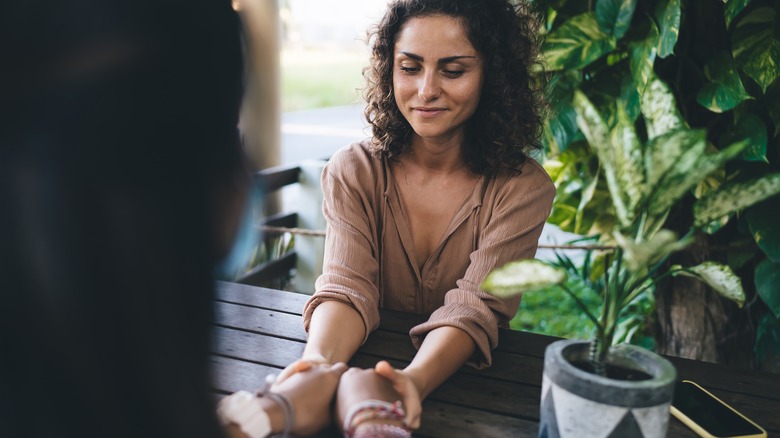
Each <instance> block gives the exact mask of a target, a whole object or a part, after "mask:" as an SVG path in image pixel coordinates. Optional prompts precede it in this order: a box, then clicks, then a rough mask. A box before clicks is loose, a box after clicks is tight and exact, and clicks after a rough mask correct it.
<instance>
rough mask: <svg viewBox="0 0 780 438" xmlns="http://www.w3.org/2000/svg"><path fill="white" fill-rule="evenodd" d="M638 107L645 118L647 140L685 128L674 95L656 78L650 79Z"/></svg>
mask: <svg viewBox="0 0 780 438" xmlns="http://www.w3.org/2000/svg"><path fill="white" fill-rule="evenodd" d="M640 105H641V109H642V115H644V117H645V125H646V126H647V137H648V140H652V139H654V138H656V137H658V136H661V135H664V134H666V133H668V132H671V131H674V130H676V129H680V128H683V127H685V122H684V120H683V118H682V116H681V115H680V111H679V110H678V109H677V102H676V101H675V99H674V94H672V91H671V90H670V89H669V87H668V86H667V85H666V83H664V81H662V80H660V79H658V78H657V77H656V76H652V77H651V78H650V82H648V84H647V88H646V91H645V93H644V94H643V95H642V98H641V101H640Z"/></svg>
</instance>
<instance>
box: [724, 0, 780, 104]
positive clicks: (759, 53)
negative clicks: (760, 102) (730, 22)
mask: <svg viewBox="0 0 780 438" xmlns="http://www.w3.org/2000/svg"><path fill="white" fill-rule="evenodd" d="M775 19H776V17H775V9H774V8H771V7H764V8H757V9H755V10H754V11H751V12H750V13H749V14H748V15H746V16H745V17H743V18H742V19H741V20H740V21H739V23H737V26H736V28H735V29H734V33H733V34H732V36H731V50H732V54H733V55H734V59H735V60H736V61H737V64H738V65H740V66H741V67H742V71H744V72H745V73H746V74H747V75H748V76H750V77H751V78H753V80H754V81H756V82H757V83H758V85H760V86H761V90H763V91H764V92H766V89H767V87H768V86H769V85H770V84H771V83H772V82H774V81H775V79H776V78H777V77H778V76H780V41H779V40H778V39H777V36H776V35H775Z"/></svg>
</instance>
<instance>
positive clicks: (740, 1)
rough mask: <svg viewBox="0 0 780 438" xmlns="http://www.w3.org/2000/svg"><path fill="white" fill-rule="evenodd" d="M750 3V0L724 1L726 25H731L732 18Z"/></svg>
mask: <svg viewBox="0 0 780 438" xmlns="http://www.w3.org/2000/svg"><path fill="white" fill-rule="evenodd" d="M748 3H750V0H728V1H727V3H726V12H725V18H726V26H729V25H731V22H732V20H734V18H736V16H737V15H739V13H740V12H741V11H742V10H743V9H745V6H747V5H748Z"/></svg>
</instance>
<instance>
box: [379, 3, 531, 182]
mask: <svg viewBox="0 0 780 438" xmlns="http://www.w3.org/2000/svg"><path fill="white" fill-rule="evenodd" d="M517 3H518V4H517V5H514V6H513V5H512V4H511V3H510V2H509V1H507V0H482V1H464V0H396V1H394V2H392V3H391V4H390V5H389V6H388V10H387V12H386V13H385V15H384V17H383V18H382V20H381V21H380V23H379V24H378V26H377V27H376V28H375V29H374V30H373V31H372V32H370V42H371V64H370V66H369V67H368V68H367V69H365V70H364V72H363V75H364V76H365V77H366V81H367V86H366V89H365V90H364V95H365V98H366V102H367V107H366V110H365V116H366V119H367V120H368V123H369V124H370V125H371V126H372V129H373V134H374V148H375V152H376V153H377V154H378V155H380V156H385V157H387V158H390V159H392V158H394V157H397V156H398V155H399V154H400V153H401V152H403V151H404V149H405V148H406V147H408V139H409V135H410V134H411V132H412V128H411V126H410V125H409V123H408V122H407V121H406V119H404V117H403V115H402V114H401V111H400V110H399V109H398V107H397V106H396V103H395V98H394V97H393V96H394V94H393V58H394V54H393V51H394V49H395V42H396V39H397V38H398V34H399V33H400V32H401V30H402V29H403V27H404V24H406V22H408V21H409V20H410V19H412V18H415V17H424V16H429V15H448V16H451V17H456V18H461V19H462V20H463V23H464V25H465V28H466V30H467V32H468V37H469V40H470V41H471V44H472V45H473V46H474V48H475V49H477V51H478V52H479V54H480V56H482V57H483V61H484V64H483V65H484V83H483V85H482V94H481V96H480V102H479V106H478V107H477V110H476V112H475V113H474V115H473V116H472V117H471V119H470V120H469V122H468V123H467V125H466V129H465V139H464V143H463V145H464V153H465V158H466V163H467V164H468V165H469V166H470V167H471V170H472V171H473V172H475V173H478V174H484V175H495V174H496V173H498V172H499V171H501V170H510V171H519V168H520V165H521V164H522V163H523V162H524V161H525V159H526V153H528V152H529V151H531V150H534V149H539V148H540V144H539V135H540V134H541V130H542V125H543V121H542V107H543V105H542V93H541V88H540V83H539V82H537V81H536V79H535V74H534V69H539V70H541V66H540V64H539V60H538V53H539V35H538V32H537V30H538V21H537V17H536V16H535V15H534V14H533V13H532V12H531V10H530V7H529V6H528V5H526V4H525V2H524V1H520V2H517Z"/></svg>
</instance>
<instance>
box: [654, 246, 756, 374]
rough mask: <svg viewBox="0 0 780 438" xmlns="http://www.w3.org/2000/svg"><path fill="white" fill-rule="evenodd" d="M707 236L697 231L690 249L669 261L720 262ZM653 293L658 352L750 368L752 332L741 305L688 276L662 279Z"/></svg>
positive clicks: (673, 262)
mask: <svg viewBox="0 0 780 438" xmlns="http://www.w3.org/2000/svg"><path fill="white" fill-rule="evenodd" d="M706 240H707V239H706V238H705V237H704V236H701V237H700V238H699V239H698V241H697V243H696V244H694V245H695V246H692V247H691V250H689V251H684V252H681V253H679V254H676V255H675V256H674V257H673V259H672V260H671V262H670V263H671V264H680V265H682V266H695V265H698V264H700V263H702V262H704V261H707V260H711V261H718V262H723V260H717V257H715V255H717V254H713V253H712V252H710V251H708V250H707V249H706V248H707V245H706V243H707V242H706ZM741 277H743V278H744V276H741ZM746 289H749V288H746ZM655 295H656V342H657V346H656V348H657V351H658V353H661V354H666V355H671V356H679V357H684V358H688V359H696V360H703V361H707V362H716V363H723V364H728V365H732V366H736V367H740V368H752V366H753V361H752V357H753V344H754V343H755V333H754V327H753V325H752V324H750V322H749V319H750V315H749V312H748V311H746V309H739V308H738V307H737V305H736V304H734V303H733V302H731V301H728V300H726V299H723V298H721V297H720V296H719V295H717V294H716V293H715V292H713V291H712V290H711V289H710V288H709V287H707V286H706V285H705V284H704V283H702V282H700V281H698V280H697V279H695V278H691V277H672V278H670V279H668V280H666V281H663V282H661V283H660V284H659V285H658V288H657V289H656V294H655ZM749 296H750V295H749Z"/></svg>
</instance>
